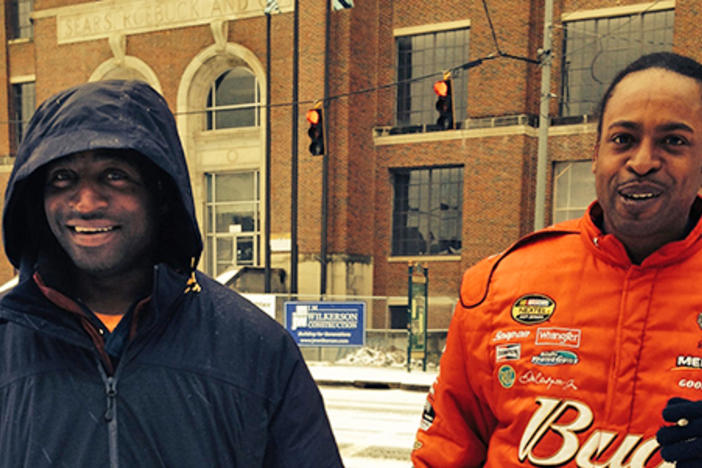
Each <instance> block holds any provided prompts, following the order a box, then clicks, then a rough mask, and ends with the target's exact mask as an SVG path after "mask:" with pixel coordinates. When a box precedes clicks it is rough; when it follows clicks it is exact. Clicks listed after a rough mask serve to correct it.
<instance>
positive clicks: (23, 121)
mask: <svg viewBox="0 0 702 468" xmlns="http://www.w3.org/2000/svg"><path fill="white" fill-rule="evenodd" d="M11 93H12V96H11V109H10V112H11V115H12V117H11V119H12V145H13V153H14V152H16V151H17V148H18V147H19V144H20V142H21V141H22V138H23V137H24V131H25V129H26V128H27V124H28V123H29V119H30V118H31V117H32V115H33V114H34V106H35V102H36V93H35V87H34V82H33V81H30V82H27V83H17V84H13V85H12V88H11Z"/></svg>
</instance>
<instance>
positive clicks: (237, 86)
mask: <svg viewBox="0 0 702 468" xmlns="http://www.w3.org/2000/svg"><path fill="white" fill-rule="evenodd" d="M260 100H261V96H260V92H259V87H258V82H257V81H256V77H255V76H254V74H253V73H252V72H251V71H250V70H249V69H247V68H244V67H235V68H232V69H231V70H228V71H226V72H224V73H222V74H221V75H219V77H218V78H217V79H216V80H214V82H212V86H211V87H210V91H209V92H208V94H207V107H206V111H207V130H218V129H222V128H236V127H258V126H259V125H260V117H259V102H260Z"/></svg>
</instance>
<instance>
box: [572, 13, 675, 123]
mask: <svg viewBox="0 0 702 468" xmlns="http://www.w3.org/2000/svg"><path fill="white" fill-rule="evenodd" d="M673 17H674V10H662V11H648V12H643V13H636V14H632V15H626V16H617V17H612V18H594V19H585V20H578V21H568V22H565V23H563V29H564V41H565V43H564V46H563V53H564V56H563V76H562V80H561V83H562V89H561V96H562V97H561V106H560V115H561V116H576V115H586V114H592V113H593V111H594V110H595V108H596V106H597V103H598V102H599V100H600V97H601V96H602V94H603V93H604V92H605V90H606V88H607V86H608V85H609V83H610V81H612V79H613V78H614V76H615V75H616V74H617V73H618V72H619V71H620V70H621V69H623V68H624V67H626V66H627V65H628V64H629V63H631V62H633V61H634V60H636V59H637V58H638V57H639V56H641V55H643V54H648V53H651V52H663V51H671V50H672V47H673Z"/></svg>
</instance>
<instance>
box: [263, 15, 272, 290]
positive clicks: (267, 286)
mask: <svg viewBox="0 0 702 468" xmlns="http://www.w3.org/2000/svg"><path fill="white" fill-rule="evenodd" d="M264 170H265V172H266V175H265V182H264V183H265V185H266V197H265V201H264V208H263V210H264V220H263V227H264V230H263V246H264V247H263V252H264V274H263V291H264V292H265V293H269V292H271V12H270V11H267V12H266V160H265V165H264Z"/></svg>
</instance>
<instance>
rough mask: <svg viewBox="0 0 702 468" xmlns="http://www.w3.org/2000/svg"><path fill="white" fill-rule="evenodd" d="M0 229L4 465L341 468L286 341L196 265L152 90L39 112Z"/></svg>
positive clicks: (173, 150)
mask: <svg viewBox="0 0 702 468" xmlns="http://www.w3.org/2000/svg"><path fill="white" fill-rule="evenodd" d="M3 234H4V242H5V250H6V253H7V255H8V257H9V259H10V261H11V262H12V264H13V265H14V266H15V267H16V268H18V269H19V271H20V280H19V284H18V286H16V287H15V288H14V289H13V290H12V291H11V292H10V293H8V294H7V295H5V296H4V297H3V298H2V300H1V301H0V350H1V354H0V466H3V467H10V466H12V467H21V466H24V467H41V466H70V467H82V466H111V467H117V466H123V467H135V466H139V467H196V466H197V467H200V466H208V467H214V466H218V467H246V468H249V467H259V466H266V467H268V466H270V467H284V466H285V467H288V466H289V467H315V468H317V467H337V466H341V461H340V458H339V454H338V450H337V448H336V444H335V442H334V437H333V435H332V433H331V430H330V427H329V422H328V419H327V416H326V414H325V411H324V406H323V403H322V399H321V396H320V394H319V391H318V389H317V388H316V386H315V384H314V382H313V380H312V378H311V377H310V374H309V371H308V370H307V367H306V366H305V363H304V361H303V360H302V358H301V356H300V353H299V351H298V349H297V347H296V345H295V344H294V342H293V341H292V340H291V338H290V337H289V335H288V334H287V332H285V330H283V329H282V328H281V327H280V326H279V325H277V324H276V323H275V322H274V321H273V320H271V319H270V318H268V317H267V316H266V315H265V314H263V313H261V312H260V311H258V309H256V308H255V307H254V306H253V305H251V304H250V303H249V302H247V301H246V300H244V299H242V298H241V297H240V296H239V295H237V294H236V293H234V292H233V291H231V290H229V289H227V288H225V287H223V286H221V285H219V284H218V283H216V282H215V281H213V280H212V279H210V278H208V277H207V276H205V275H203V274H201V273H200V272H196V271H195V270H194V266H195V265H196V263H197V260H198V258H199V256H200V252H201V249H202V241H201V238H200V233H199V229H198V226H197V222H196V219H195V213H194V209H193V200H192V194H191V191H190V181H189V177H188V170H187V166H186V162H185V158H184V155H183V151H182V148H181V146H180V140H179V138H178V135H177V131H176V127H175V123H174V120H173V116H172V114H171V113H170V111H169V109H168V106H167V104H166V102H165V100H164V99H163V98H162V97H161V96H160V95H159V94H158V93H156V92H155V91H154V90H153V89H151V88H150V87H149V86H148V85H146V84H144V83H140V82H135V81H108V82H99V83H90V84H85V85H80V86H76V87H73V88H71V89H68V90H65V91H63V92H61V93H58V94H57V95H55V96H53V97H51V98H49V99H48V100H47V101H45V102H44V103H43V104H42V105H41V106H40V107H39V108H38V110H37V111H36V113H35V115H34V117H33V118H32V120H31V122H30V123H29V125H28V128H27V131H26V134H25V138H24V141H23V143H22V145H21V146H20V148H19V151H18V155H17V160H16V162H15V166H14V168H13V172H12V174H11V176H10V181H9V183H8V188H7V193H6V196H5V208H4V218H3Z"/></svg>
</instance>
